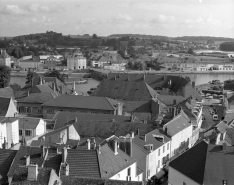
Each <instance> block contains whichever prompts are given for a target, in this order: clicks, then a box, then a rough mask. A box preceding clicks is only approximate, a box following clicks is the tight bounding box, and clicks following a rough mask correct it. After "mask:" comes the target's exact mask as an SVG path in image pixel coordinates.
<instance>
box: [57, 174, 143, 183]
mask: <svg viewBox="0 0 234 185" xmlns="http://www.w3.org/2000/svg"><path fill="white" fill-rule="evenodd" d="M61 180H62V182H63V184H66V185H75V184H79V185H142V182H137V181H119V180H111V179H101V178H91V177H87V178H86V177H70V176H62V177H61Z"/></svg>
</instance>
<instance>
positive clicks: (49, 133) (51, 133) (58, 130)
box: [38, 125, 71, 139]
mask: <svg viewBox="0 0 234 185" xmlns="http://www.w3.org/2000/svg"><path fill="white" fill-rule="evenodd" d="M70 126H71V125H66V126H64V127H62V128H59V129H56V130H53V131H51V132H48V133H46V134H44V135H42V136H40V137H39V138H38V139H40V138H42V137H45V138H46V137H49V136H52V135H54V134H57V133H60V132H62V131H63V130H65V129H67V128H68V127H70Z"/></svg>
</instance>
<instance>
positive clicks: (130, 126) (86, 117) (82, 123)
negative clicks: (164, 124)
mask: <svg viewBox="0 0 234 185" xmlns="http://www.w3.org/2000/svg"><path fill="white" fill-rule="evenodd" d="M102 115H103V116H102ZM59 117H60V116H59ZM72 117H73V119H72ZM75 117H77V122H76V123H75V121H74V118H75ZM66 118H67V119H68V120H71V121H70V122H69V121H68V122H69V124H73V125H74V127H75V128H76V130H77V132H78V134H79V135H81V136H82V137H96V136H98V137H100V138H108V137H110V136H111V135H113V134H114V135H116V136H124V135H126V134H128V133H130V132H132V131H135V130H137V128H139V129H140V130H142V132H143V133H148V132H150V131H152V130H153V125H151V124H143V122H141V121H135V122H130V117H129V116H115V115H113V116H111V115H105V114H85V113H84V114H82V113H81V114H77V113H76V114H70V117H67V116H66V115H64V118H63V120H64V122H61V120H59V119H57V121H56V124H55V126H54V130H56V129H59V128H61V127H64V126H65V125H66V124H67V120H66Z"/></svg>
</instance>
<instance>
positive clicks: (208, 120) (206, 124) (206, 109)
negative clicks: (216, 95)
mask: <svg viewBox="0 0 234 185" xmlns="http://www.w3.org/2000/svg"><path fill="white" fill-rule="evenodd" d="M210 108H211V107H210V106H203V109H202V113H203V116H204V117H205V120H203V122H202V126H201V128H202V129H208V128H210V127H212V126H214V125H216V124H217V123H218V122H219V121H214V120H213V115H211V114H210V111H209V109H210Z"/></svg>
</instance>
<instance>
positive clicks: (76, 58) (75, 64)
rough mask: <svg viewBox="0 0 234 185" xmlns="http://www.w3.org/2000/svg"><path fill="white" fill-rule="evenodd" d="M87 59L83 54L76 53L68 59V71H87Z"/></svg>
mask: <svg viewBox="0 0 234 185" xmlns="http://www.w3.org/2000/svg"><path fill="white" fill-rule="evenodd" d="M86 68H87V59H86V58H85V57H83V55H82V53H80V52H79V51H76V52H75V53H74V54H73V56H72V57H68V58H67V69H69V70H74V69H86Z"/></svg>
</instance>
